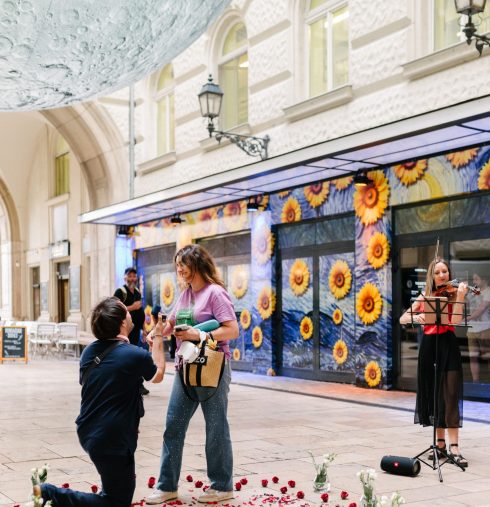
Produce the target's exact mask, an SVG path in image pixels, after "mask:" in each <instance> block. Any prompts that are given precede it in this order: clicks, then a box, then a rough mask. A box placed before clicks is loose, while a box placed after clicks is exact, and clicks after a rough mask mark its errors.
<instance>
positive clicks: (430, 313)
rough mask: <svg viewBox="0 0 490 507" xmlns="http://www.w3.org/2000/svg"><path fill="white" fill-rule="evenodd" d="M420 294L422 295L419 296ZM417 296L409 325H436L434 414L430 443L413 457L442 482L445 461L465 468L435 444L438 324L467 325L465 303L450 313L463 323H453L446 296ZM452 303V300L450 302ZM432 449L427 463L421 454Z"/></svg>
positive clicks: (411, 307)
mask: <svg viewBox="0 0 490 507" xmlns="http://www.w3.org/2000/svg"><path fill="white" fill-rule="evenodd" d="M420 296H422V297H420ZM420 296H419V297H417V298H412V299H411V300H410V303H411V305H410V310H409V311H410V320H411V325H412V326H413V327H416V326H425V325H435V326H436V334H435V339H436V341H435V357H434V389H433V396H434V400H433V403H434V406H433V410H434V414H433V416H432V417H431V419H432V445H430V446H429V447H427V449H424V450H423V451H422V452H420V453H419V454H417V455H416V456H414V457H413V459H417V460H419V461H420V462H421V463H423V464H424V465H427V466H428V467H430V468H432V470H437V471H438V474H439V482H443V479H442V472H441V466H442V465H445V464H446V463H452V464H454V465H456V466H457V467H459V468H460V469H461V470H462V471H463V472H464V471H465V468H464V467H463V466H462V465H461V464H460V463H457V462H456V461H455V460H454V459H453V458H452V457H451V456H450V455H449V454H448V452H447V450H446V449H441V448H439V447H438V446H437V440H436V436H437V433H436V429H437V428H436V425H437V421H438V415H439V406H438V405H439V404H438V396H437V391H438V387H439V378H438V366H439V365H438V364H437V363H438V347H439V326H447V325H450V326H453V327H469V326H468V323H467V315H466V303H465V302H463V303H458V304H460V305H461V306H462V313H456V312H452V313H451V315H452V316H455V315H463V317H464V325H461V324H459V325H454V324H451V323H450V322H449V314H448V311H447V307H448V304H449V301H448V298H446V297H434V296H424V295H423V294H421V295H420ZM415 301H419V302H423V304H424V311H423V312H414V311H413V303H414V302H415ZM452 304H453V305H454V302H452ZM419 313H423V314H424V316H425V323H424V324H421V323H420V322H416V321H414V319H413V317H414V315H417V314H419ZM429 451H432V453H433V456H434V460H433V462H432V464H431V463H427V462H426V461H424V460H423V459H422V458H421V456H422V455H424V454H425V453H426V452H429ZM439 454H441V455H442V457H444V458H446V460H445V461H443V462H442V463H441V462H440V461H439Z"/></svg>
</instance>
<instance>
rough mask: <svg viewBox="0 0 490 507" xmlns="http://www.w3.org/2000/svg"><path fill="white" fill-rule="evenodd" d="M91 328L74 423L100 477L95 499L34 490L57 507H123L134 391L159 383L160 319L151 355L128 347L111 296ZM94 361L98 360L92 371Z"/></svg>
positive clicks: (121, 311)
mask: <svg viewBox="0 0 490 507" xmlns="http://www.w3.org/2000/svg"><path fill="white" fill-rule="evenodd" d="M91 327H92V332H93V334H94V335H95V337H96V338H97V340H96V341H95V342H93V343H91V344H90V345H89V346H88V347H87V348H86V349H85V350H84V351H83V354H82V357H81V358H80V383H81V384H82V381H83V387H82V402H81V407H80V415H79V416H78V418H77V420H76V424H77V432H78V438H79V440H80V444H81V445H82V447H83V449H84V450H85V451H86V452H87V453H88V455H89V456H90V459H91V460H92V462H93V463H94V465H95V466H96V468H97V471H98V472H99V474H100V476H101V482H102V490H101V492H100V494H94V493H82V492H80V491H74V490H71V489H66V488H58V487H56V486H54V485H52V484H42V485H35V486H34V494H35V495H36V496H42V497H43V500H44V501H45V502H46V501H48V500H52V502H53V505H54V506H58V507H75V506H85V505H88V506H97V507H99V506H100V507H102V506H104V507H113V506H114V507H129V506H130V505H131V501H132V498H133V494H134V489H135V485H136V484H135V474H134V472H135V463H134V452H135V450H136V444H137V439H138V427H139V422H140V418H141V417H143V414H144V409H143V399H142V397H141V394H140V391H139V388H140V386H141V383H142V381H143V380H142V379H143V378H144V379H145V380H151V382H154V383H158V382H161V381H162V380H163V374H164V371H165V356H164V353H163V336H162V331H163V323H162V321H161V319H160V320H159V322H158V323H157V326H156V327H155V333H154V337H156V338H157V339H156V340H154V341H153V350H152V354H151V355H150V353H149V352H147V351H146V350H144V349H143V348H140V347H134V346H132V345H130V344H129V340H128V338H127V337H128V335H129V333H130V331H131V329H132V327H133V324H132V321H131V315H130V314H129V312H128V311H127V309H126V307H125V306H124V305H123V304H122V303H121V301H120V300H119V299H117V298H115V297H112V298H106V299H104V300H102V301H101V302H100V303H99V304H98V305H97V306H96V307H95V308H94V309H93V311H92V316H91ZM115 344H117V346H115V347H113V345H115ZM109 348H111V350H110V351H109V352H108V353H106V355H104V353H105V351H107V350H108V349H109ZM101 356H102V358H101ZM96 357H97V358H99V359H101V361H100V362H99V363H98V365H97V366H92V365H94V364H96V362H95V361H94V360H95V358H96ZM88 368H90V371H89V372H88V373H86V372H87V369H88ZM84 375H85V376H84Z"/></svg>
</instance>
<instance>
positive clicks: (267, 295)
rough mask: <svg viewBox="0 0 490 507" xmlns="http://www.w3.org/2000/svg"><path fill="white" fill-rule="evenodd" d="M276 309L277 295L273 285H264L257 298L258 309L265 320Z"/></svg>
mask: <svg viewBox="0 0 490 507" xmlns="http://www.w3.org/2000/svg"><path fill="white" fill-rule="evenodd" d="M275 309H276V295H275V293H274V291H273V290H272V287H270V286H268V287H263V288H262V290H261V291H260V293H259V297H258V298H257V310H258V311H259V314H260V316H261V317H262V319H263V320H267V319H268V318H269V317H270V316H271V315H272V314H273V312H274V310H275Z"/></svg>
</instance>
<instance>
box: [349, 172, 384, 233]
mask: <svg viewBox="0 0 490 507" xmlns="http://www.w3.org/2000/svg"><path fill="white" fill-rule="evenodd" d="M367 176H368V178H369V179H370V180H371V182H372V183H371V184H370V185H367V186H365V187H358V188H357V189H356V191H355V193H354V210H355V212H356V215H357V216H358V217H359V219H360V220H361V223H362V224H364V225H372V224H374V223H376V222H377V221H378V220H379V219H380V218H381V217H382V216H383V215H384V212H385V210H386V207H387V206H388V197H389V194H390V190H389V187H388V180H387V179H386V177H385V175H384V173H383V171H371V172H369V173H368V175H367Z"/></svg>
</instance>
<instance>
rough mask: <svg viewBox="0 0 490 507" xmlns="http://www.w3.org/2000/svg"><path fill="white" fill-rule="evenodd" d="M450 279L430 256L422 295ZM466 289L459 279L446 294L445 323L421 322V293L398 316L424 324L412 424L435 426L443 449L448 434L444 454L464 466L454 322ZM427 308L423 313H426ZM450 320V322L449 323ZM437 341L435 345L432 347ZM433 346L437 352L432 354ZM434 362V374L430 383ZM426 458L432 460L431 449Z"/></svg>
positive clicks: (460, 374) (460, 376)
mask: <svg viewBox="0 0 490 507" xmlns="http://www.w3.org/2000/svg"><path fill="white" fill-rule="evenodd" d="M450 280H452V277H451V271H450V269H449V263H448V262H447V261H446V260H444V259H441V258H439V257H438V258H436V259H434V260H433V261H432V262H431V263H430V265H429V268H428V270H427V281H426V285H425V296H426V297H427V296H433V295H434V293H435V292H436V290H437V289H438V288H439V287H443V286H444V285H446V284H447V283H448V282H449V281H450ZM467 291H468V286H467V284H466V283H464V282H461V283H460V284H459V286H458V288H457V291H456V292H455V293H454V294H452V295H451V296H450V298H449V304H448V305H447V308H448V309H447V313H448V321H449V323H450V324H449V325H439V326H437V325H435V324H434V325H424V324H425V321H426V314H425V313H424V311H425V310H427V309H425V310H424V305H425V304H426V303H424V301H423V296H419V297H418V298H417V300H416V301H415V302H414V303H413V304H412V306H411V308H409V309H408V310H407V311H406V312H405V313H404V314H403V315H402V316H401V317H400V324H411V323H412V321H413V322H414V323H418V324H420V325H423V326H424V335H423V337H422V342H421V344H420V348H419V358H418V366H417V398H416V405H415V418H414V422H415V424H421V425H422V426H433V425H434V424H435V426H436V434H437V447H438V448H440V449H444V450H446V440H445V433H446V431H447V434H448V437H449V452H448V455H449V456H451V458H452V459H453V460H454V461H455V462H456V463H458V464H459V465H461V466H462V467H467V466H468V460H467V459H466V458H464V457H463V456H462V454H461V452H460V450H459V440H458V437H459V428H460V427H461V426H462V425H463V365H462V361H461V352H460V350H459V346H458V339H457V337H456V335H455V333H454V325H457V324H460V323H461V321H462V320H463V312H464V305H463V303H464V299H465V295H466V293H467ZM429 311H431V310H428V311H427V315H429ZM451 324H454V325H451ZM436 344H437V348H436ZM436 350H437V356H436ZM434 363H436V364H437V372H438V376H437V378H436V379H435V385H434ZM434 390H435V393H436V397H437V401H436V403H437V413H435V412H436V410H435V408H436V407H434ZM428 459H430V460H433V459H434V455H433V453H432V451H431V453H430V454H429V457H428Z"/></svg>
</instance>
